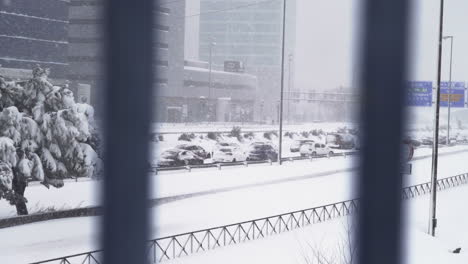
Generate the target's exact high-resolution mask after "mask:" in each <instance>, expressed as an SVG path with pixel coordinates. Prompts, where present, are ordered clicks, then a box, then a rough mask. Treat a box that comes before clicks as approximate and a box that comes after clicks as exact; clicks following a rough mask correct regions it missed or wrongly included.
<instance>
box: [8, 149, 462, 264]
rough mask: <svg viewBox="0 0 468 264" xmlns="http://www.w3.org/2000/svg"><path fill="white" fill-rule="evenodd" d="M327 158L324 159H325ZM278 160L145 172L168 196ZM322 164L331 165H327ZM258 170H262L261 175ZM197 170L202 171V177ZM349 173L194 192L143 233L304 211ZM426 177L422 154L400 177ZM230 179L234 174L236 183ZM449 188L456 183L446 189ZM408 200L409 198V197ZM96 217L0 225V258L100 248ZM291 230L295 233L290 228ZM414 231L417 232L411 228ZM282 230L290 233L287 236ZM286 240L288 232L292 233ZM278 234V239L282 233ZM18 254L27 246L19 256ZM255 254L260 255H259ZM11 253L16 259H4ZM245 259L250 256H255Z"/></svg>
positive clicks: (344, 189) (159, 210)
mask: <svg viewBox="0 0 468 264" xmlns="http://www.w3.org/2000/svg"><path fill="white" fill-rule="evenodd" d="M448 150H449V148H447V149H443V151H448ZM467 159H468V153H459V154H456V155H446V156H442V157H441V158H440V162H439V169H440V174H439V176H440V177H441V178H442V177H448V176H452V175H455V174H460V173H463V172H467V171H468V164H467V163H466V160H467ZM325 161H327V160H324V161H323V162H325ZM355 161H356V160H354V161H353V160H351V159H349V158H347V159H344V158H341V159H339V160H335V161H334V163H333V164H335V165H333V166H334V167H333V168H334V169H336V168H338V167H341V166H346V163H347V164H348V166H349V165H352V164H353V163H354V162H355ZM327 162H328V161H327ZM329 162H331V160H330V161H329ZM319 164H321V161H318V160H317V161H315V162H307V161H304V162H294V163H287V164H285V165H283V166H284V167H285V168H288V169H285V171H284V172H286V171H288V172H291V171H293V168H295V169H296V170H297V171H300V172H301V173H310V171H313V170H311V168H312V167H309V166H318V165H319ZM283 166H281V167H280V166H276V165H275V166H257V167H249V168H235V169H229V170H222V171H218V170H212V171H208V170H207V171H204V172H199V173H200V174H199V175H197V176H195V175H196V174H194V173H198V172H192V173H184V174H178V173H176V174H174V173H172V174H164V175H159V176H158V177H153V179H155V180H157V181H156V184H157V186H159V187H158V188H160V190H161V192H166V194H168V195H169V194H175V193H176V192H175V191H174V190H177V189H178V190H179V191H178V192H177V193H185V192H191V191H194V190H199V189H204V190H206V189H213V188H219V187H220V185H221V184H228V183H225V182H226V181H228V180H230V181H231V183H229V185H230V186H232V185H235V184H245V181H246V179H248V178H252V181H254V180H253V179H256V178H257V177H258V179H257V182H261V181H262V180H263V181H265V179H269V177H270V176H269V175H268V174H271V177H279V178H280V177H292V175H294V174H293V173H292V172H291V173H288V174H283V171H280V172H279V173H274V172H275V171H278V170H279V169H281V168H282V167H283ZM327 166H331V165H329V164H328V165H327ZM299 168H303V170H302V171H301V170H300V169H299ZM250 169H255V170H257V169H258V171H256V173H257V174H254V173H252V172H251V171H250ZM315 169H316V168H315ZM328 169H329V168H328ZM226 172H231V173H232V174H229V175H226V174H224V173H226ZM262 172H263V174H261V173H262ZM211 173H213V174H211ZM201 175H205V176H203V177H202V176H201ZM285 175H287V176H285ZM296 175H297V174H296ZM194 176H195V177H194ZM204 177H206V178H204ZM216 177H218V179H217V180H215V179H216ZM355 177H356V175H355V173H353V172H341V173H335V174H330V175H327V176H325V177H315V178H314V177H312V178H308V179H302V180H300V181H299V180H298V181H291V182H282V183H281V184H270V185H266V186H256V187H249V188H242V189H236V190H233V191H229V192H223V193H216V194H211V195H205V196H199V197H194V198H191V199H185V200H180V201H175V202H171V203H167V204H163V205H160V206H156V207H154V208H152V210H151V214H152V219H153V221H151V223H152V229H153V231H152V232H151V234H150V235H149V237H152V238H156V237H161V236H165V235H174V234H179V233H183V232H187V231H194V230H198V229H203V228H208V227H213V226H219V225H225V224H230V223H235V222H240V221H244V220H250V219H254V218H258V217H265V216H269V215H276V214H279V213H284V212H290V211H293V210H297V209H305V208H310V207H314V206H319V205H324V204H327V203H331V202H337V201H342V200H346V199H350V198H355V196H356V194H355V193H354V192H353V183H354V182H355V180H356V178H355ZM197 178H198V179H199V182H200V183H199V185H198V187H196V186H195V183H196V182H197ZM429 178H430V158H426V159H422V160H416V161H414V162H413V174H412V175H406V176H404V180H405V185H413V184H417V183H421V182H427V181H429ZM188 179H191V181H190V182H187V183H184V181H185V180H188ZM235 179H238V180H239V182H238V181H236V180H235ZM182 183H184V184H182ZM203 183H204V184H203ZM190 185H194V186H190ZM460 188H464V187H460ZM456 189H457V188H455V189H453V190H456ZM451 192H452V189H450V190H447V191H444V192H441V196H440V197H441V199H443V198H442V197H443V194H445V193H451ZM427 197H428V196H424V197H422V198H421V199H426V198H427ZM418 199H419V198H418ZM411 201H412V200H410V201H409V202H411ZM460 208H462V205H458V206H457V207H456V210H457V211H461V210H462V209H460ZM426 209H427V208H425V209H423V210H422V212H423V213H424V217H426V215H427V210H426ZM418 210H419V209H418ZM99 219H100V218H99V217H86V218H72V219H62V220H52V221H48V222H42V223H35V224H29V225H25V226H18V227H12V228H7V229H2V230H0V236H2V237H6V238H10V237H11V239H10V240H8V239H7V240H3V241H4V242H3V244H2V242H1V241H0V252H2V253H3V252H6V253H5V255H3V256H2V258H0V262H1V263H3V262H2V261H3V259H5V260H6V262H5V263H24V262H28V261H33V260H40V259H47V258H53V257H58V256H64V255H68V254H74V253H80V252H85V251H91V250H95V249H98V248H100V246H99V244H98V237H99V232H98V230H97V227H96V225H97V224H98V223H99ZM441 221H443V220H441ZM330 223H331V222H330ZM424 223H425V221H424ZM326 225H328V224H325V225H321V224H320V225H316V226H313V227H311V228H316V229H315V230H319V231H311V232H321V230H325V229H327V228H325V226H326ZM338 227H342V224H339V225H338ZM336 228H337V226H335V227H333V228H332V229H331V230H332V231H330V232H332V233H333V232H334V233H338V231H333V230H337V229H336ZM304 230H305V229H304ZM297 232H302V231H300V230H298V231H297ZM22 233H25V234H26V233H27V234H28V235H27V236H26V235H24V236H23V235H21V234H22ZM17 234H20V235H17ZM290 234H294V233H290ZM304 234H306V235H304V237H311V238H317V240H314V241H317V243H320V242H321V241H320V239H319V238H320V236H318V235H317V236H309V235H308V233H304ZM311 234H313V233H311ZM416 234H418V236H419V233H416ZM285 235H286V236H290V235H289V234H285ZM291 236H292V235H291ZM294 236H295V235H294ZM279 237H282V235H281V236H277V237H272V238H271V239H277V238H279ZM329 237H331V235H330V234H327V233H325V234H324V235H323V236H322V238H324V239H325V238H327V239H328V238H329ZM467 237H468V236H467ZM62 238H64V239H62ZM292 239H295V238H294V237H292ZM11 240H14V242H11ZM280 240H281V241H283V239H280ZM269 241H270V239H268V240H264V242H265V243H267V245H270V246H274V245H275V243H276V242H269ZM286 241H288V240H286ZM252 243H253V244H252ZM256 243H263V241H256V242H249V243H247V244H245V245H244V244H243V245H240V246H239V248H249V247H248V245H256ZM269 243H273V244H269ZM280 243H283V242H280ZM286 243H289V242H286ZM259 247H260V248H259V250H260V251H259V252H262V250H263V249H265V250H267V249H268V246H265V248H263V249H262V247H263V246H259ZM234 248H237V247H234ZM234 248H231V247H227V248H223V249H219V250H215V251H213V252H212V253H213V254H214V255H216V254H221V253H217V252H231V250H237V249H234ZM292 248H294V246H292ZM45 249H47V250H45ZM51 249H53V250H51ZM270 249H271V248H270ZM275 249H276V248H275ZM25 252H27V254H26V253H25ZM439 252H440V251H439ZM247 253H248V252H247ZM284 253H285V254H287V255H285V256H283V257H280V256H278V259H284V257H287V258H289V257H290V255H289V253H288V251H285V252H284ZM210 254H211V252H210V253H209V254H200V255H194V256H193V258H194V259H195V260H196V259H198V258H202V257H203V256H205V255H206V256H209V255H210ZM229 254H230V253H229ZM239 254H243V253H239ZM275 254H276V252H275ZM257 255H258V254H257ZM258 256H259V257H262V255H261V254H260V255H258ZM236 257H240V256H234V258H233V259H236ZM18 259H20V260H21V261H18V262H15V261H9V260H18ZM190 259H191V257H190V258H184V259H181V260H178V261H184V263H185V261H190ZM251 259H252V260H254V259H255V258H251ZM202 260H204V259H202ZM237 260H238V262H236V263H239V261H242V259H237ZM263 260H264V259H258V261H257V263H263V262H264V261H263ZM207 261H208V260H207ZM254 262H255V261H254ZM194 263H196V262H194ZM218 263H219V262H218ZM223 263H224V262H223ZM283 263H284V262H283Z"/></svg>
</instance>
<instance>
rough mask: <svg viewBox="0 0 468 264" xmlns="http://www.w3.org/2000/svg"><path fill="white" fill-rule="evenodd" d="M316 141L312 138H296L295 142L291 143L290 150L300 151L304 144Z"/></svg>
mask: <svg viewBox="0 0 468 264" xmlns="http://www.w3.org/2000/svg"><path fill="white" fill-rule="evenodd" d="M314 142H315V141H313V140H312V139H298V140H294V142H293V143H292V144H291V146H290V147H289V150H290V151H291V152H299V149H300V148H301V146H302V145H304V144H306V143H314Z"/></svg>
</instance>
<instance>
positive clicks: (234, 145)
mask: <svg viewBox="0 0 468 264" xmlns="http://www.w3.org/2000/svg"><path fill="white" fill-rule="evenodd" d="M225 147H227V148H240V146H239V144H237V143H232V142H219V143H216V148H218V149H221V148H225Z"/></svg>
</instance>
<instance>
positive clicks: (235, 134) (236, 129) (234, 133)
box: [229, 126, 242, 141]
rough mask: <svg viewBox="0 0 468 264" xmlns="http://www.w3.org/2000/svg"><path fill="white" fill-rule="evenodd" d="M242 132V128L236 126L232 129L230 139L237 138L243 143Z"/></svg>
mask: <svg viewBox="0 0 468 264" xmlns="http://www.w3.org/2000/svg"><path fill="white" fill-rule="evenodd" d="M241 133H242V130H241V127H240V126H235V127H233V128H232V129H231V132H229V136H230V137H235V138H237V140H239V141H242V136H241Z"/></svg>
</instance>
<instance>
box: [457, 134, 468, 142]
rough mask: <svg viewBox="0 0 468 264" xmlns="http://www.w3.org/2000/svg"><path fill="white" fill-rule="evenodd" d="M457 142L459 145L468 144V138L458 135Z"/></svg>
mask: <svg viewBox="0 0 468 264" xmlns="http://www.w3.org/2000/svg"><path fill="white" fill-rule="evenodd" d="M455 141H456V142H457V143H468V137H467V136H464V135H457V137H456V139H455Z"/></svg>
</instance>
